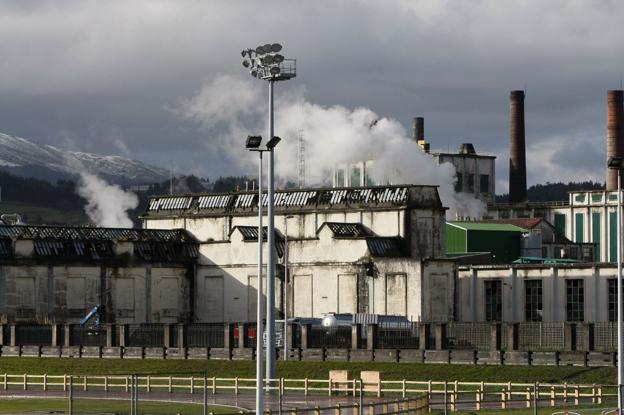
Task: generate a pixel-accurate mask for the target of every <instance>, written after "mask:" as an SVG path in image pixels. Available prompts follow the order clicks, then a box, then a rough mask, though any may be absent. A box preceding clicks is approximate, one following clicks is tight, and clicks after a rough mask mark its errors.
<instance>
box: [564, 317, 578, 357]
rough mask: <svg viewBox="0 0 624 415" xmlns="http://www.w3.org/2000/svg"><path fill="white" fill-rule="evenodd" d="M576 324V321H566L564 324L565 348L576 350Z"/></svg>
mask: <svg viewBox="0 0 624 415" xmlns="http://www.w3.org/2000/svg"><path fill="white" fill-rule="evenodd" d="M575 328H576V325H575V324H574V323H564V324H563V350H565V351H572V350H574V349H575V348H574V343H575V342H574V340H575V339H574V331H575V330H574V329H575Z"/></svg>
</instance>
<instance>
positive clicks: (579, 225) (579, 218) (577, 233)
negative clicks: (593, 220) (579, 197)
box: [574, 213, 585, 242]
mask: <svg viewBox="0 0 624 415" xmlns="http://www.w3.org/2000/svg"><path fill="white" fill-rule="evenodd" d="M583 219H584V218H583V214H582V213H577V214H575V215H574V242H585V241H584V240H583V224H584V221H583Z"/></svg>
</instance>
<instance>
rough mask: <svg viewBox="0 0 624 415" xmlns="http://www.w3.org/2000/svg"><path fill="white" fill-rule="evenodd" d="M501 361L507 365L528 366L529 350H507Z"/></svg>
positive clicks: (529, 362)
mask: <svg viewBox="0 0 624 415" xmlns="http://www.w3.org/2000/svg"><path fill="white" fill-rule="evenodd" d="M503 362H504V363H505V365H508V366H528V365H529V364H531V356H530V355H529V352H519V351H513V350H508V351H506V352H505V353H504V354H503Z"/></svg>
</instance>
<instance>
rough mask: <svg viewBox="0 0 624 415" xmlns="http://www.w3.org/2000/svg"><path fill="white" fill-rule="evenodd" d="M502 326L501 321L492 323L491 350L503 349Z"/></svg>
mask: <svg viewBox="0 0 624 415" xmlns="http://www.w3.org/2000/svg"><path fill="white" fill-rule="evenodd" d="M501 331H502V326H501V324H500V323H495V324H492V325H490V350H500V349H501V338H502V336H501V335H502V333H501Z"/></svg>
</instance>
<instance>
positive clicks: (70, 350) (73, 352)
mask: <svg viewBox="0 0 624 415" xmlns="http://www.w3.org/2000/svg"><path fill="white" fill-rule="evenodd" d="M61 357H80V346H63V347H62V348H61Z"/></svg>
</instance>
